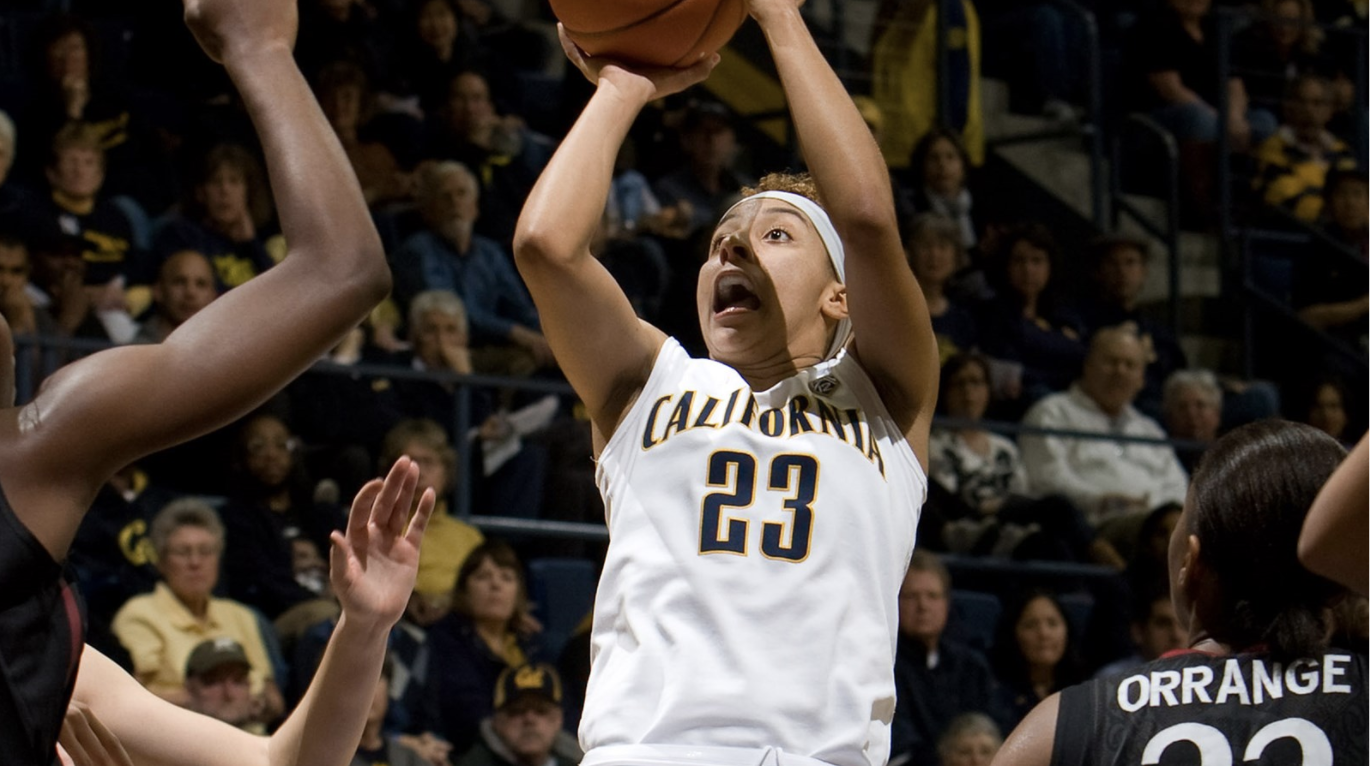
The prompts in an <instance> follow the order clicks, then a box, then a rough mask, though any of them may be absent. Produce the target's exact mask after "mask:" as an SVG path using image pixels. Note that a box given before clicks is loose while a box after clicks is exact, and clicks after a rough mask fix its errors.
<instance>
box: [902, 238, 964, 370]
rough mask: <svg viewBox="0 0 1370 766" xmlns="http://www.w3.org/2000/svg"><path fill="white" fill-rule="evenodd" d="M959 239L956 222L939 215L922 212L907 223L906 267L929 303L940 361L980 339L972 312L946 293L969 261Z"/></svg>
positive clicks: (944, 361) (962, 350)
mask: <svg viewBox="0 0 1370 766" xmlns="http://www.w3.org/2000/svg"><path fill="white" fill-rule="evenodd" d="M961 242H962V240H961V231H960V229H959V228H958V227H957V225H956V222H955V221H953V220H952V219H950V218H947V217H945V216H943V215H941V214H938V213H921V214H919V215H918V216H916V217H915V218H914V219H913V222H912V223H910V224H909V235H908V244H907V246H906V249H907V253H908V259H909V266H910V268H912V269H913V275H914V276H915V277H917V278H918V287H919V288H921V289H922V290H923V299H924V300H926V301H927V303H928V313H929V314H930V315H931V316H932V330H933V332H935V333H936V334H937V354H938V357H939V358H940V359H941V361H942V363H943V364H945V363H946V361H947V359H949V358H951V357H952V356H953V355H954V354H957V353H960V352H964V351H970V350H972V349H974V348H975V346H976V345H977V343H978V342H979V330H978V328H977V327H976V324H975V315H974V314H972V313H971V312H970V311H968V310H967V309H966V308H965V307H964V306H962V305H960V304H959V303H958V302H956V301H955V300H954V299H952V298H951V297H950V296H948V295H947V286H948V283H949V282H950V281H951V278H952V276H953V275H955V274H956V272H957V270H958V269H960V268H961V267H962V266H964V265H966V263H967V261H968V260H969V259H968V258H967V256H966V249H965V247H964V246H963V245H962V244H961Z"/></svg>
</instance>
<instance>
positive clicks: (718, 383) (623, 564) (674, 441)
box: [580, 339, 927, 766]
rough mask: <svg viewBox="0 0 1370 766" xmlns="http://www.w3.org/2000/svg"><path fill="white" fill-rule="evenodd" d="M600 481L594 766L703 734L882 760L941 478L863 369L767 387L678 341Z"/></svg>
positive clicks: (584, 733)
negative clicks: (602, 524)
mask: <svg viewBox="0 0 1370 766" xmlns="http://www.w3.org/2000/svg"><path fill="white" fill-rule="evenodd" d="M597 480H598V483H599V488H600V491H601V493H602V494H603V496H604V505H605V510H606V514H607V517H608V525H609V533H610V545H609V555H608V559H607V561H606V563H605V567H604V574H603V577H602V578H601V579H600V583H599V592H598V594H597V596H596V599H595V615H594V630H593V634H592V649H591V660H592V665H591V667H592V670H591V673H590V685H589V689H588V691H587V694H586V700H585V711H584V716H583V718H582V722H581V726H580V739H581V743H582V746H583V747H584V748H585V749H586V750H587V751H590V752H589V753H588V755H587V762H595V761H596V760H597V759H598V760H603V759H604V757H605V756H606V755H607V754H608V753H611V752H613V753H617V754H619V755H620V756H622V755H623V754H625V753H626V754H628V756H635V754H637V753H648V752H651V751H650V748H638V749H636V750H635V748H634V747H633V746H651V745H660V746H671V745H678V746H691V745H693V746H700V747H725V748H773V749H778V750H780V751H783V752H784V753H789V754H793V755H795V756H799V757H800V758H814V759H818V760H822V761H825V762H827V763H832V764H838V766H883V764H884V763H885V762H886V761H887V760H888V756H889V726H890V720H891V716H892V715H893V713H894V673H893V669H894V649H895V635H896V631H897V629H898V611H897V609H898V607H897V603H898V592H899V586H900V583H901V582H902V580H903V577H904V571H905V568H906V567H907V565H908V561H909V555H910V553H911V552H912V550H913V540H914V531H915V529H916V527H917V523H918V514H919V509H920V508H921V507H922V503H923V499H924V496H925V493H926V486H927V485H926V479H925V477H924V475H923V471H922V469H921V467H920V466H919V464H918V460H917V458H916V457H915V456H914V454H913V450H912V449H911V448H910V447H909V444H908V442H907V441H906V440H905V438H904V435H903V434H902V433H901V432H900V430H899V427H898V426H897V425H896V424H895V423H894V421H893V420H892V419H891V418H890V416H889V414H888V413H887V412H886V411H885V407H884V405H883V404H882V403H881V401H880V399H879V397H878V396H877V395H876V392H875V388H874V386H873V385H872V383H871V381H870V379H869V378H868V377H867V376H866V374H865V373H864V372H863V371H862V370H861V368H860V366H859V365H858V364H857V363H856V360H855V359H853V358H851V357H849V356H847V355H846V354H845V353H843V354H840V355H839V356H838V357H837V358H836V359H835V360H832V361H829V362H825V363H823V364H821V365H818V366H815V367H813V368H810V369H807V370H804V371H802V372H800V373H798V374H796V375H795V376H793V377H791V378H788V379H786V380H784V381H782V382H780V383H778V384H776V386H775V387H774V388H771V389H770V390H767V391H764V392H753V391H752V390H751V389H750V388H749V387H748V385H747V382H746V381H745V380H744V379H743V378H742V376H741V375H739V374H738V373H737V371H736V370H734V369H732V368H731V367H728V366H727V365H724V364H720V363H717V362H713V361H710V360H706V359H691V358H690V357H689V355H688V354H686V353H685V351H684V349H682V348H681V347H680V345H679V344H678V343H677V342H676V341H675V340H673V339H669V340H667V341H666V343H665V345H664V346H663V347H662V349H661V351H660V353H659V354H658V356H657V360H656V363H655V365H654V366H653V369H652V373H651V377H650V378H649V379H648V381H647V385H646V387H645V388H644V389H643V391H642V394H641V395H640V396H639V397H638V399H637V401H636V402H635V403H634V404H633V406H632V408H631V409H630V410H629V411H628V414H627V416H626V417H625V418H624V419H623V421H622V423H620V425H619V426H618V429H617V430H616V431H615V432H614V435H613V437H612V438H611V439H610V440H609V443H608V444H607V445H606V446H605V448H604V451H603V453H602V454H601V456H600V460H599V468H598V474H597ZM596 748H600V751H599V752H598V753H597V752H594V751H595V749H596ZM610 760H612V759H610ZM629 760H632V757H630V758H629ZM796 760H798V759H796Z"/></svg>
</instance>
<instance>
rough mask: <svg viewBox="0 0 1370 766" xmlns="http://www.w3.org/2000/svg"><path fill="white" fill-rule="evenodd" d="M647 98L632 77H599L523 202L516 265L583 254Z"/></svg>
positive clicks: (515, 235) (587, 253)
mask: <svg viewBox="0 0 1370 766" xmlns="http://www.w3.org/2000/svg"><path fill="white" fill-rule="evenodd" d="M649 97H650V94H649V93H646V92H645V91H644V90H642V89H641V88H638V87H634V83H632V82H624V83H617V82H614V81H612V80H610V79H608V78H604V79H601V80H600V83H599V87H598V88H597V89H596V90H595V95H594V96H593V97H592V98H591V99H590V103H589V104H587V105H586V107H585V111H584V112H583V113H582V114H581V116H580V119H578V120H576V124H575V126H574V127H572V128H571V132H570V134H568V135H567V136H566V140H564V141H562V143H561V146H560V147H559V148H558V149H557V151H556V154H554V155H553V156H552V161H551V162H549V163H548V164H547V168H546V169H544V170H543V171H542V175H541V177H539V178H538V182H537V184H536V185H535V186H534V187H533V191H532V192H531V193H530V194H529V195H528V200H527V201H526V202H525V203H524V206H523V212H522V213H521V214H520V215H519V221H518V228H517V230H516V231H515V232H514V257H515V259H516V260H517V261H518V263H519V265H520V268H526V267H527V266H528V265H529V264H530V262H532V261H537V260H541V261H557V260H566V259H575V258H583V257H589V246H590V240H591V239H592V238H593V236H594V233H595V229H596V228H597V227H598V226H599V222H600V218H601V217H602V216H603V215H604V204H605V202H606V201H607V200H608V198H609V185H610V182H611V181H612V179H613V172H614V158H615V157H616V156H617V155H618V150H619V147H620V146H621V145H622V144H623V140H624V139H625V138H626V137H627V135H628V129H629V128H630V127H631V126H632V124H633V120H634V119H636V118H637V115H638V113H639V112H640V111H642V107H643V106H644V105H645V104H646V99H647V98H649Z"/></svg>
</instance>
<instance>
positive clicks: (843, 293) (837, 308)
mask: <svg viewBox="0 0 1370 766" xmlns="http://www.w3.org/2000/svg"><path fill="white" fill-rule="evenodd" d="M822 312H823V315H824V316H826V317H828V318H829V319H832V320H833V321H841V320H843V319H846V318H847V317H848V316H850V314H849V313H848V311H847V286H846V285H844V284H842V283H841V282H836V281H834V282H833V283H832V284H831V285H829V286H828V289H827V290H825V291H823V305H822Z"/></svg>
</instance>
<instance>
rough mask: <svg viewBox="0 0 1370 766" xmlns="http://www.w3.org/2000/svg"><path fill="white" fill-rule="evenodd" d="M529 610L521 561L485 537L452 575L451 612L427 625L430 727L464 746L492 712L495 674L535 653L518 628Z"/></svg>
mask: <svg viewBox="0 0 1370 766" xmlns="http://www.w3.org/2000/svg"><path fill="white" fill-rule="evenodd" d="M527 613H528V588H527V585H526V583H525V581H524V574H523V564H522V563H521V562H520V561H519V559H518V556H517V555H516V554H515V553H514V549H513V548H510V547H509V546H508V545H506V544H505V543H502V542H498V541H486V542H484V543H482V544H481V545H480V546H479V547H477V548H476V549H475V550H473V551H471V554H470V555H469V556H467V557H466V561H465V563H463V564H462V565H461V571H460V572H459V573H458V574H457V587H456V591H455V594H454V599H453V612H452V614H451V615H449V616H448V617H447V618H445V619H444V620H442V621H441V622H439V623H437V624H436V625H434V626H433V627H432V628H430V629H429V631H428V643H429V647H430V652H431V657H432V664H431V665H430V666H429V671H428V673H429V676H428V677H429V683H428V691H429V693H430V694H432V695H435V696H434V699H435V700H436V701H437V702H436V707H433V708H432V709H433V710H436V711H437V716H438V720H437V721H433V722H430V725H429V728H430V729H432V730H433V731H436V732H437V733H439V734H441V735H442V736H444V737H445V738H446V739H447V741H448V742H451V743H452V749H453V751H454V752H458V753H461V752H465V751H466V750H467V749H468V748H469V747H470V746H471V745H472V743H474V742H475V740H476V734H477V729H478V727H479V725H480V722H481V720H482V719H484V718H486V717H488V716H490V714H491V713H493V712H494V710H493V707H492V700H493V699H494V695H495V681H496V680H497V679H498V678H499V674H500V673H502V672H503V671H504V670H505V668H511V667H518V666H520V665H523V664H526V663H527V662H529V661H530V660H532V659H536V657H535V656H534V653H533V647H532V645H531V644H529V643H528V642H527V641H526V640H525V639H524V638H523V636H522V635H520V633H519V629H520V627H521V626H522V625H523V621H524V616H525V615H526V614H527Z"/></svg>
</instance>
